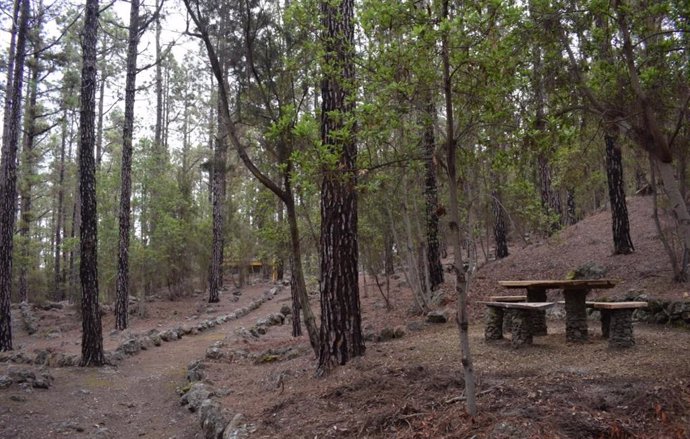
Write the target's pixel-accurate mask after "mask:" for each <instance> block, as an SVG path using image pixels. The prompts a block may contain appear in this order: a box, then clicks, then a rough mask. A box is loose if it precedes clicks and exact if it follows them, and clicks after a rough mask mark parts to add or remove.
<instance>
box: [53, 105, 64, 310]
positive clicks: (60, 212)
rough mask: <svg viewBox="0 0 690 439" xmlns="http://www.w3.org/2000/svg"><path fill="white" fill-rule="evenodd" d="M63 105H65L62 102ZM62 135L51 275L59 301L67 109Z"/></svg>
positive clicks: (54, 293)
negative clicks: (53, 258)
mask: <svg viewBox="0 0 690 439" xmlns="http://www.w3.org/2000/svg"><path fill="white" fill-rule="evenodd" d="M63 105H66V104H65V103H64V102H63ZM61 125H62V134H61V139H60V154H59V157H60V158H59V159H58V184H57V186H58V187H57V191H58V193H57V198H58V199H57V223H56V224H55V262H54V268H55V272H54V273H53V284H54V286H53V299H54V300H57V301H60V300H64V298H65V297H64V294H65V293H64V289H63V282H64V280H65V279H64V276H63V273H62V269H63V268H62V257H61V254H60V253H61V252H62V236H63V233H64V227H65V206H64V204H65V187H64V184H65V144H66V143H67V108H66V107H65V108H64V109H63V110H62V123H61Z"/></svg>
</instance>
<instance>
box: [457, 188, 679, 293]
mask: <svg viewBox="0 0 690 439" xmlns="http://www.w3.org/2000/svg"><path fill="white" fill-rule="evenodd" d="M628 212H629V217H630V229H631V236H632V240H633V245H634V246H635V253H633V254H630V255H612V252H613V241H612V239H611V212H610V211H609V210H603V211H601V212H598V213H596V214H594V215H591V216H589V217H587V218H585V219H583V220H582V221H580V222H579V223H577V224H575V225H573V226H570V227H567V228H565V229H564V230H562V231H560V232H559V233H557V234H555V235H554V236H552V237H550V238H549V239H547V240H545V241H543V242H538V243H534V244H531V245H528V246H524V247H522V248H520V247H513V248H511V255H510V256H508V257H507V258H505V259H502V260H498V261H492V262H490V263H488V264H486V265H484V266H482V267H481V268H480V269H479V270H478V272H477V274H476V276H475V277H474V281H473V283H472V286H471V288H470V291H471V294H472V295H473V296H475V297H485V296H487V295H490V294H496V293H498V292H501V291H502V290H501V287H500V286H499V285H498V283H497V282H498V281H499V280H504V279H505V280H509V279H510V280H521V279H563V278H565V277H566V275H567V274H568V272H570V271H572V270H574V269H576V268H578V267H580V266H582V265H584V264H586V263H590V262H593V263H595V264H597V265H599V266H602V267H604V268H605V269H606V270H607V273H606V275H605V277H607V278H613V279H620V280H621V281H622V282H621V283H620V284H619V285H618V286H617V287H616V288H615V289H613V290H608V291H602V292H594V295H595V296H594V297H596V296H608V297H623V296H625V295H626V294H628V293H629V292H633V291H634V292H644V293H646V294H649V295H650V296H653V297H657V298H660V299H666V300H673V299H676V298H683V297H685V298H687V297H688V291H690V285H688V284H682V283H676V282H673V279H672V278H673V271H672V269H671V265H670V262H669V260H668V256H667V254H666V252H665V251H664V248H663V244H662V242H661V240H660V239H659V238H658V234H657V231H656V227H655V225H654V219H653V216H652V198H651V197H630V198H628ZM521 244H522V243H521Z"/></svg>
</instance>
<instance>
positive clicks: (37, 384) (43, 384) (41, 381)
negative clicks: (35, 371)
mask: <svg viewBox="0 0 690 439" xmlns="http://www.w3.org/2000/svg"><path fill="white" fill-rule="evenodd" d="M50 383H51V380H49V379H46V377H44V376H41V377H38V378H36V379H35V380H34V382H33V383H31V386H32V387H33V388H34V389H48V388H50Z"/></svg>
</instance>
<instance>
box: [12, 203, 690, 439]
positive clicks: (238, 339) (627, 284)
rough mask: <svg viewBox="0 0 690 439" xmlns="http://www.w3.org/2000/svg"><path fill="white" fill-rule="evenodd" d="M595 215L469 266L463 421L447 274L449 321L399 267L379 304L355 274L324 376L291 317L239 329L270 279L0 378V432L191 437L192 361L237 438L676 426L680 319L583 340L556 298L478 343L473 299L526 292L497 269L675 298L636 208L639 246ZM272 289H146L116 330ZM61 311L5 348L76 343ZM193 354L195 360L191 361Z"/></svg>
mask: <svg viewBox="0 0 690 439" xmlns="http://www.w3.org/2000/svg"><path fill="white" fill-rule="evenodd" d="M647 202H648V200H646V199H644V198H640V199H633V200H632V201H631V209H632V210H633V212H637V211H638V210H639V209H645V208H646V203H647ZM607 215H608V213H607V212H602V213H600V214H597V215H593V216H591V217H589V218H586V219H585V220H583V221H582V222H581V223H579V224H578V225H576V226H574V227H570V228H568V229H566V230H564V231H563V232H562V233H561V234H560V235H559V236H558V237H554V238H553V239H549V240H545V241H543V242H539V243H536V244H533V245H531V246H527V247H524V248H515V249H514V250H513V254H512V255H511V256H509V257H508V258H506V259H504V260H501V261H499V262H492V263H490V264H487V265H485V266H484V267H482V268H480V269H479V270H478V271H477V273H476V275H475V278H474V281H473V285H472V287H471V291H472V294H471V306H470V309H471V326H470V338H471V340H470V341H471V347H472V349H473V354H474V359H475V370H476V373H477V377H478V388H477V393H478V403H479V407H480V411H479V414H478V416H476V417H475V418H473V419H470V418H469V417H468V416H467V415H466V414H464V410H463V409H462V402H463V380H462V368H461V365H460V359H459V353H458V351H459V350H458V347H457V343H458V335H457V327H456V325H455V323H454V321H453V319H452V315H451V313H452V309H453V307H454V297H453V292H452V286H451V285H450V284H449V283H446V284H444V285H443V286H442V291H443V296H442V297H440V298H439V302H438V303H439V305H438V310H439V311H440V312H441V313H443V312H445V313H447V314H446V316H447V317H449V319H448V321H447V322H446V323H441V324H432V323H427V319H426V318H425V316H422V315H418V314H414V313H411V308H412V306H413V303H414V300H413V298H412V292H411V290H410V289H409V288H408V287H407V286H406V284H405V280H404V276H402V275H401V274H400V273H396V274H395V275H393V276H392V277H391V279H390V281H391V283H392V286H393V294H392V296H391V301H392V305H393V308H392V309H391V310H390V311H388V310H386V307H385V306H384V303H383V300H382V298H381V296H380V294H379V293H378V291H377V289H375V287H374V286H372V285H371V283H370V280H369V277H367V280H366V282H367V283H366V286H365V284H364V279H362V280H363V284H362V290H361V291H362V309H363V327H364V328H365V331H366V335H367V352H366V354H365V355H364V356H362V357H360V358H357V359H355V360H353V361H352V362H351V363H349V364H348V365H346V366H343V367H340V368H337V369H336V370H335V371H334V372H333V373H332V375H331V376H330V377H329V379H328V380H324V379H318V378H315V377H314V367H313V354H312V353H311V351H310V349H309V347H308V341H307V339H306V338H305V337H304V336H303V337H300V338H297V339H294V338H292V337H291V336H290V327H289V326H290V325H286V324H283V325H275V326H270V327H269V329H268V331H267V332H266V333H265V334H263V335H261V336H257V337H254V336H253V335H251V334H249V332H250V330H251V329H252V328H254V327H255V326H256V322H257V321H258V320H261V319H263V318H265V317H266V316H269V315H273V314H275V313H278V312H279V311H280V309H281V308H283V307H284V306H285V305H286V304H289V293H288V291H287V290H286V289H284V288H283V289H279V291H277V293H276V295H275V297H273V298H272V299H271V300H267V301H263V302H262V304H261V305H260V307H258V308H257V309H256V310H254V311H251V312H248V313H247V314H246V315H245V316H241V317H238V318H237V319H235V320H232V321H228V322H227V323H223V324H219V325H218V326H216V327H213V328H208V329H206V330H204V331H203V332H199V333H198V334H197V335H193V334H189V335H185V336H183V337H182V338H181V339H180V340H179V341H174V342H172V341H169V342H163V343H162V344H161V346H160V347H150V348H148V350H146V351H139V352H138V353H137V354H136V355H133V356H127V357H126V358H125V359H124V360H123V361H121V362H120V363H118V364H117V365H116V366H107V367H105V368H102V369H92V370H86V371H85V370H83V369H80V368H76V367H47V368H44V369H40V368H37V369H34V370H35V371H36V373H38V374H39V375H40V373H47V374H49V375H50V376H52V377H53V381H52V385H51V387H50V388H49V389H38V388H35V389H32V391H30V392H27V391H26V389H25V387H20V386H19V385H16V384H15V385H12V386H10V387H8V388H6V389H3V390H2V392H0V407H1V409H0V437H13V438H14V437H16V438H27V439H28V438H37V437H75V438H81V437H84V438H86V437H122V438H135V437H156V438H163V437H164V438H170V437H176V438H178V439H182V438H194V437H204V436H203V434H204V433H203V431H202V429H201V428H200V426H199V425H200V424H199V412H198V411H197V412H195V413H192V412H190V410H189V409H188V407H189V406H188V405H181V404H180V395H179V394H178V393H177V392H176V389H178V390H179V389H185V388H187V389H188V388H189V386H190V383H189V382H188V379H187V377H189V376H190V374H192V373H199V374H203V382H204V383H212V385H211V384H209V386H211V387H212V388H213V389H214V391H215V392H216V396H215V399H216V400H217V401H219V402H220V404H221V406H222V407H223V408H224V410H227V411H228V412H229V414H230V415H232V416H233V417H234V416H236V415H238V414H241V415H242V416H241V417H240V418H238V419H239V420H240V421H238V425H240V427H241V428H240V429H239V430H237V431H240V432H244V433H243V434H246V435H247V436H238V437H256V438H275V437H286V438H300V437H315V436H318V437H335V438H353V437H361V438H364V437H368V438H392V437H394V438H410V439H411V438H472V437H475V438H491V439H498V438H505V439H521V438H530V437H534V438H537V437H538V438H542V437H549V438H573V439H574V438H578V439H579V438H592V439H599V438H611V439H614V438H615V439H620V438H673V439H678V438H687V437H688V434H689V432H690V429H688V420H689V419H688V416H689V415H688V414H689V413H690V409H689V408H690V380H689V379H688V377H689V376H690V362H688V360H687V355H686V354H685V353H686V352H687V349H688V346H690V331H688V330H687V329H683V328H679V327H676V326H678V324H677V322H676V323H671V322H669V323H666V324H649V323H642V322H634V323H633V325H634V332H635V345H634V346H632V347H629V348H625V349H611V348H609V346H608V342H607V340H606V339H604V338H602V334H601V331H600V320H599V318H597V317H595V316H593V315H590V314H588V320H587V323H588V328H589V337H588V339H587V340H586V341H582V342H569V341H567V340H566V337H565V334H566V324H565V315H564V313H562V311H559V309H562V306H563V305H558V306H556V305H555V306H554V307H552V308H551V311H549V313H548V314H547V316H546V323H547V327H548V333H547V335H544V336H536V337H534V339H535V340H534V343H533V344H532V345H528V346H523V347H521V348H519V349H514V348H513V347H512V346H511V340H510V334H506V336H505V338H504V339H503V340H499V341H496V342H491V343H487V342H486V341H485V340H484V336H485V334H484V330H485V320H484V318H485V311H486V307H485V306H484V305H482V304H480V303H479V302H481V301H487V300H489V298H490V297H491V296H496V295H500V294H504V295H505V294H506V292H509V294H514V295H515V296H521V295H522V294H520V293H522V292H523V291H521V290H519V289H514V290H513V289H506V288H505V287H502V286H501V285H500V284H499V281H500V280H505V279H516V278H518V277H522V278H523V279H530V278H532V279H536V278H537V277H543V278H550V279H554V278H556V279H558V278H564V277H565V276H566V274H567V273H568V272H569V271H571V270H572V269H573V268H575V267H579V266H583V265H585V264H587V263H588V262H590V261H596V262H597V263H598V264H599V265H601V266H603V267H605V268H606V270H607V273H606V276H607V277H610V278H615V279H619V280H620V282H618V283H617V284H616V285H615V286H614V287H613V288H610V289H603V290H597V289H594V290H593V291H592V292H591V293H590V294H588V295H587V301H590V300H601V299H603V298H604V297H606V298H607V299H610V300H616V299H620V300H623V299H625V298H626V297H627V296H631V295H634V296H635V297H638V296H640V295H643V294H644V295H646V297H647V298H648V300H649V301H650V302H651V301H653V300H662V299H663V300H668V301H675V302H678V303H680V302H682V301H687V300H688V298H687V296H686V295H687V293H686V290H684V288H683V286H682V285H678V284H674V283H672V282H670V281H668V282H667V281H666V278H667V277H668V276H660V277H650V276H649V274H648V273H650V272H659V273H663V271H661V270H663V267H664V261H663V258H661V256H659V257H658V258H655V257H650V256H649V255H661V252H662V251H663V250H662V249H661V248H660V244H659V242H658V241H657V240H656V239H655V238H654V233H653V225H652V224H651V220H649V218H648V216H645V215H642V214H635V215H632V216H631V217H632V218H634V219H633V221H632V224H631V225H632V228H633V230H634V231H635V233H636V235H637V236H640V239H639V240H638V242H637V246H638V249H639V251H638V253H636V254H632V255H626V256H611V255H610V251H609V244H608V241H607V240H606V239H605V238H598V237H597V236H598V235H597V233H598V232H597V231H598V230H600V228H601V227H602V224H605V222H606V221H607ZM643 255H644V256H643ZM657 264H658V265H657ZM631 267H635V268H634V269H631ZM269 288H273V287H271V286H270V285H261V284H257V285H254V286H251V287H247V288H246V289H243V290H242V293H241V295H240V296H236V297H238V301H237V302H234V301H232V300H230V296H233V295H232V294H227V293H226V294H225V295H224V296H223V299H222V300H221V302H220V303H219V304H218V305H214V306H211V305H208V304H205V303H204V297H203V295H199V296H193V297H190V298H188V299H186V300H184V301H180V302H170V301H167V300H161V301H152V302H150V303H149V305H150V308H149V309H150V313H151V318H150V319H145V320H134V327H133V328H132V329H131V332H129V334H130V336H131V334H134V333H147V332H148V331H149V330H151V329H153V328H157V329H158V331H160V332H161V333H164V332H165V329H166V328H171V327H175V325H177V324H178V323H179V322H182V323H184V324H185V325H191V324H197V322H203V321H206V320H207V319H215V318H217V317H218V316H222V315H227V314H228V313H232V312H236V310H237V309H239V308H241V307H244V308H247V309H249V308H251V306H248V305H247V304H250V303H253V301H255V300H256V298H260V297H262V294H263V292H264V291H266V290H267V289H269ZM547 299H548V300H550V301H555V302H557V301H559V300H563V296H562V294H561V293H560V292H558V291H556V290H554V291H551V290H549V292H548V297H547ZM16 312H17V313H18V312H19V311H18V310H17V311H16ZM68 312H71V311H69V310H68V309H65V310H62V311H61V310H55V309H54V310H51V311H49V312H48V311H46V312H43V313H42V314H40V316H41V317H42V320H41V321H40V322H41V323H39V334H40V333H41V332H40V331H42V329H41V328H43V327H61V328H63V329H62V332H61V333H60V334H57V335H52V336H51V338H48V337H36V336H29V335H28V334H26V332H24V331H22V330H21V329H19V325H18V331H17V332H18V340H19V341H18V343H19V344H20V345H21V346H22V348H20V349H19V350H18V352H16V353H14V354H13V355H18V353H19V352H21V353H23V354H25V355H26V356H30V355H31V354H32V353H33V352H34V350H35V349H39V348H40V349H48V348H50V349H52V352H55V353H59V352H63V353H66V354H69V353H75V354H76V353H77V352H78V349H79V346H77V345H76V344H75V343H74V340H76V339H78V324H77V322H76V321H74V319H73V318H72V317H69V316H68V315H67V313H68ZM589 312H591V311H588V313H589ZM106 319H112V317H110V316H107V317H106ZM20 320H21V319H20V318H19V317H18V319H17V321H20ZM70 322H71V323H70ZM105 324H106V325H108V324H111V320H106V321H105ZM42 325H44V326H42ZM70 325H71V326H70ZM151 325H153V326H151ZM126 337H127V335H126V334H119V333H118V334H117V335H113V334H111V335H110V336H108V337H106V340H105V341H106V349H107V350H111V349H115V347H116V346H118V345H119V344H121V343H123V342H125V341H126V340H125V338H126ZM190 365H196V366H194V367H193V368H192V369H189V367H190ZM199 365H201V366H199ZM2 367H3V368H5V367H10V368H15V369H20V368H24V367H27V368H30V367H31V366H30V365H22V364H14V363H3V366H2ZM3 370H4V369H3ZM39 371H41V372H39ZM111 389H117V392H112V391H111ZM84 407H89V408H88V410H84Z"/></svg>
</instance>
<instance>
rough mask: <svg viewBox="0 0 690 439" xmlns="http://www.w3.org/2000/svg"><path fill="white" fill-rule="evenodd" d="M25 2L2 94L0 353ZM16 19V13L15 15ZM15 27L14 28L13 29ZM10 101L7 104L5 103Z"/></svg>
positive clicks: (6, 317) (6, 325)
mask: <svg viewBox="0 0 690 439" xmlns="http://www.w3.org/2000/svg"><path fill="white" fill-rule="evenodd" d="M29 6H30V5H29V0H21V4H20V5H18V7H19V8H21V10H20V12H19V15H18V19H19V22H18V23H16V22H15V23H14V24H13V26H12V28H13V30H15V29H16V38H17V39H16V42H17V45H16V47H15V53H14V54H10V58H11V59H12V58H13V59H14V65H13V67H14V69H12V70H10V71H11V72H12V73H9V72H8V80H10V79H11V87H9V88H8V89H7V91H6V95H5V99H6V101H5V109H9V117H7V113H6V117H5V119H4V122H5V125H4V127H3V138H2V159H0V168H1V169H0V171H1V172H2V174H1V175H0V351H9V350H12V324H11V310H10V298H11V295H12V247H13V242H12V241H13V238H14V222H15V217H16V215H15V211H16V201H17V149H18V144H19V133H20V131H21V127H20V123H21V114H22V113H21V112H22V108H21V106H22V84H23V79H24V60H25V59H26V36H27V32H28V22H29V14H30V10H29ZM15 16H17V14H15ZM15 26H16V27H15ZM7 101H10V102H7Z"/></svg>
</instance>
